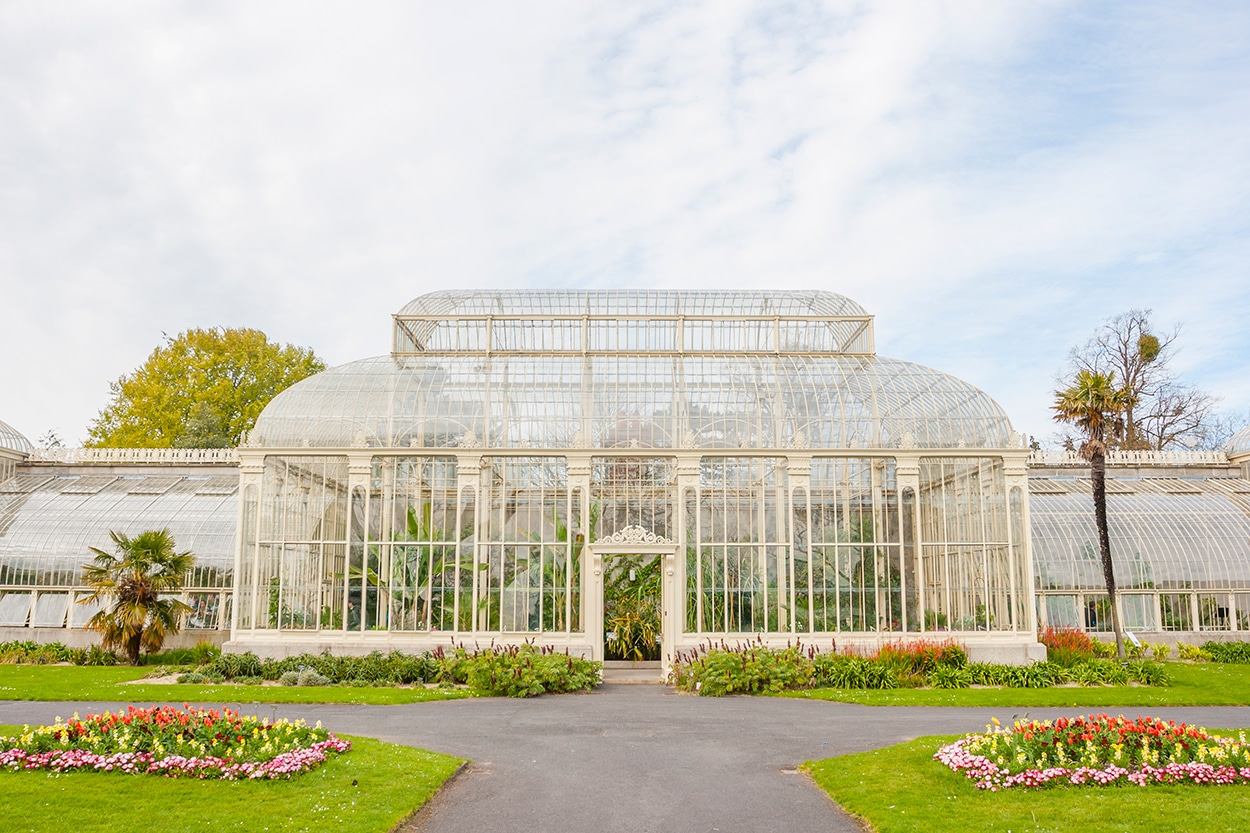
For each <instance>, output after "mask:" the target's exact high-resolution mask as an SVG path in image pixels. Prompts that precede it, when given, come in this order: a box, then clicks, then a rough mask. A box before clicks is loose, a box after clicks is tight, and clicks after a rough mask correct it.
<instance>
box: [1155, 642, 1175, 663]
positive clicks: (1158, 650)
mask: <svg viewBox="0 0 1250 833" xmlns="http://www.w3.org/2000/svg"><path fill="white" fill-rule="evenodd" d="M1150 653H1151V655H1152V656H1153V657H1154V658H1155V659H1156V660H1160V661H1162V660H1165V659H1167V658H1168V654H1170V653H1172V646H1171V645H1169V644H1167V643H1166V642H1157V643H1155V644H1154V645H1151V646H1150Z"/></svg>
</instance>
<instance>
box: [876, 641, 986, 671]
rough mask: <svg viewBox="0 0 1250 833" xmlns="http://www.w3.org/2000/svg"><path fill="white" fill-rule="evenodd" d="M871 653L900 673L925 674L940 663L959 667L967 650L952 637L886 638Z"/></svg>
mask: <svg viewBox="0 0 1250 833" xmlns="http://www.w3.org/2000/svg"><path fill="white" fill-rule="evenodd" d="M871 656H872V658H873V659H875V660H877V661H878V662H882V663H885V664H887V665H891V666H893V667H894V668H895V669H896V670H897V672H898V673H899V674H900V675H903V674H920V675H925V674H928V673H929V672H930V671H932V670H933V669H934V668H936V667H938V666H940V665H941V666H946V667H948V668H963V667H964V666H966V665H967V664H968V652H967V651H965V650H964V649H963V646H961V645H959V643H957V642H955V641H954V640H953V639H944V640H941V641H934V640H930V639H912V640H907V641H901V640H900V641H898V642H887V643H886V644H885V645H882V646H881V647H880V648H878V649H877V651H876V652H874V653H873V654H872V655H871Z"/></svg>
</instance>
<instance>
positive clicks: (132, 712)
mask: <svg viewBox="0 0 1250 833" xmlns="http://www.w3.org/2000/svg"><path fill="white" fill-rule="evenodd" d="M183 706H184V709H182V710H180V709H175V708H172V707H170V706H155V707H153V708H150V709H136V708H135V707H134V706H129V707H128V708H127V710H126V711H125V712H118V713H117V714H113V713H111V712H104V713H103V714H93V715H88V716H87V717H85V718H81V719H80V718H79V717H78V715H77V714H75V715H74V717H73V719H72V720H69V721H67V722H62V721H61V719H60V718H59V717H58V718H57V720H56V723H54V724H53V725H51V726H38V727H35V728H31V727H29V726H26V727H23V731H22V733H21V734H20V735H18V736H17V737H11V738H0V750H3V751H0V767H3V768H5V769H15V770H21V769H28V770H36V769H46V770H51V771H54V772H69V771H76V770H94V771H100V772H122V773H126V774H131V775H137V774H142V773H148V774H152V775H163V776H166V777H169V778H178V777H191V778H202V779H207V778H222V779H226V780H237V779H277V778H290V777H292V776H294V775H299V774H300V773H303V772H307V771H309V770H311V769H315V768H317V767H318V766H320V765H321V764H322V763H323V762H324V761H325V760H326V758H327V755H328V754H329V753H342V752H347V751H348V750H350V749H351V744H350V743H349V742H348V741H345V740H340V739H339V738H337V737H335V736H334V735H333V734H331V733H330V732H328V731H326V730H325V729H323V728H321V724H320V723H318V724H317V725H316V726H312V727H310V726H307V725H305V724H304V722H303V721H302V720H300V721H296V722H294V723H293V722H291V721H289V720H285V719H283V720H279V721H277V722H272V723H271V722H268V721H264V720H261V719H260V718H259V717H241V716H240V715H239V713H238V712H236V711H231V710H229V709H224V710H222V711H217V710H216V709H195V708H191V707H190V706H187V705H186V704H185V703H184V704H183Z"/></svg>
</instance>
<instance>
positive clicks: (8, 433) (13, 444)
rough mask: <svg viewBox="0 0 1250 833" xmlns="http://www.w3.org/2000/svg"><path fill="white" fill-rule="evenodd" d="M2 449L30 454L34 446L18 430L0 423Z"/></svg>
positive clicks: (0, 445) (0, 444)
mask: <svg viewBox="0 0 1250 833" xmlns="http://www.w3.org/2000/svg"><path fill="white" fill-rule="evenodd" d="M0 448H7V449H10V450H11V451H20V452H21V453H23V454H29V453H30V451H31V449H32V448H33V446H32V445H31V444H30V440H28V439H26V438H25V437H23V436H22V434H21V432H19V431H18V430H17V429H16V428H14V427H13V426H11V425H9V424H8V423H7V422H0Z"/></svg>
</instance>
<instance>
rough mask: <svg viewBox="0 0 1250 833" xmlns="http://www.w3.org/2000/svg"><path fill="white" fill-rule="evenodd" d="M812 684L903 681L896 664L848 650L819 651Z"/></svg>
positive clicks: (870, 685) (868, 685)
mask: <svg viewBox="0 0 1250 833" xmlns="http://www.w3.org/2000/svg"><path fill="white" fill-rule="evenodd" d="M812 664H813V665H814V667H815V671H816V673H815V678H814V679H813V685H815V686H816V687H818V688H863V689H877V690H880V689H889V688H898V687H899V686H900V685H901V684H902V680H900V678H899V673H898V668H897V667H896V666H894V665H892V664H890V663H883V662H875V661H873V660H872V659H869V658H867V657H858V656H853V655H848V654H818V655H817V656H815V657H814V658H813V660H812Z"/></svg>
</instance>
